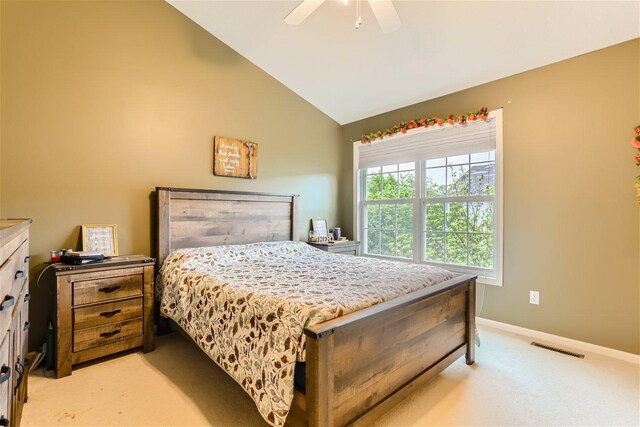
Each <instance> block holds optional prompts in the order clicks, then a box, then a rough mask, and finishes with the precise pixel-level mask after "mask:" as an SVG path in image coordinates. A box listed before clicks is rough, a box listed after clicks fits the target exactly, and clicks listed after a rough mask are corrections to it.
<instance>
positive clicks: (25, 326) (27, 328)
mask: <svg viewBox="0 0 640 427" xmlns="http://www.w3.org/2000/svg"><path fill="white" fill-rule="evenodd" d="M30 327H31V322H24V328H22V330H23V331H28V330H29V328H30Z"/></svg>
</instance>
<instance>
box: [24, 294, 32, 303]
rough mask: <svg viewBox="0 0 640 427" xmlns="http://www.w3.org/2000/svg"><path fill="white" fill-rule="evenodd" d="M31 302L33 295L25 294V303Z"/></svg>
mask: <svg viewBox="0 0 640 427" xmlns="http://www.w3.org/2000/svg"><path fill="white" fill-rule="evenodd" d="M29 301H31V294H25V295H24V302H29Z"/></svg>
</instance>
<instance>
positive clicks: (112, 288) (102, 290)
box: [98, 285, 120, 294]
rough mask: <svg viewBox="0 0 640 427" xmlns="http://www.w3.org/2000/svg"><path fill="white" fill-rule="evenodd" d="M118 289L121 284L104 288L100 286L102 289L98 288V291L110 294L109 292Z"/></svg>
mask: <svg viewBox="0 0 640 427" xmlns="http://www.w3.org/2000/svg"><path fill="white" fill-rule="evenodd" d="M118 289H120V286H119V285H114V286H107V287H104V288H100V289H98V291H100V292H104V293H106V294H108V293H111V292H114V291H117V290H118Z"/></svg>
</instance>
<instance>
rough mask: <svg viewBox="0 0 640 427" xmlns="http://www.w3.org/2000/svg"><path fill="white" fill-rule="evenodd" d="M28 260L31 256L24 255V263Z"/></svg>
mask: <svg viewBox="0 0 640 427" xmlns="http://www.w3.org/2000/svg"><path fill="white" fill-rule="evenodd" d="M29 261H31V257H30V256H26V257H24V262H25V264H26V263H28V262H29Z"/></svg>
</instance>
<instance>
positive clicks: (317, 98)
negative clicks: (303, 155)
mask: <svg viewBox="0 0 640 427" xmlns="http://www.w3.org/2000/svg"><path fill="white" fill-rule="evenodd" d="M167 1H168V2H169V3H170V4H172V5H173V6H174V7H175V8H176V9H178V10H179V11H181V12H182V13H184V14H185V15H186V16H188V17H189V18H191V19H192V20H193V21H195V22H196V23H197V24H199V25H200V26H202V27H203V28H204V29H206V30H207V31H209V32H210V33H211V34H213V35H214V36H215V37H217V38H218V39H220V40H221V41H222V42H224V43H226V44H227V45H229V46H230V47H231V48H232V49H234V50H235V51H237V52H238V53H240V54H241V55H242V56H244V57H245V58H247V59H248V60H250V61H251V62H253V63H254V64H256V65H257V66H258V67H260V68H261V69H263V70H264V71H266V72H267V73H269V74H270V75H271V76H273V77H274V78H276V79H277V80H279V81H280V82H281V83H283V84H284V85H285V86H287V87H289V88H290V89H291V90H293V91H294V92H296V93H297V94H299V95H300V96H301V97H303V98H304V99H306V100H307V101H308V102H310V103H311V104H313V105H314V106H315V107H317V108H318V109H319V110H321V111H323V112H324V113H325V114H327V115H328V116H329V117H331V118H333V119H334V120H335V121H337V122H338V123H340V124H346V123H349V122H352V121H355V120H359V119H362V118H365V117H370V116H372V115H376V114H379V113H383V112H386V111H390V110H393V109H396V108H400V107H404V106H407V105H411V104H414V103H417V102H421V101H425V100H428V99H432V98H435V97H438V96H442V95H446V94H449V93H452V92H456V91H459V90H462V89H465V88H469V87H473V86H477V85H479V84H483V83H486V82H489V81H493V80H497V79H500V78H502V77H506V76H510V75H513V74H517V73H520V72H523V71H527V70H530V69H533V68H537V67H541V66H543V65H547V64H551V63H554V62H558V61H561V60H563V59H567V58H570V57H573V56H577V55H581V54H584V53H587V52H591V51H594V50H597V49H601V48H604V47H607V46H611V45H614V44H617V43H621V42H624V41H627V40H631V39H634V38H637V37H640V1H638V0H633V1H615V0H609V1H480V0H476V1H403V0H395V1H394V2H393V3H394V5H395V8H396V10H397V12H398V15H399V17H400V20H401V21H402V26H401V27H400V29H399V30H397V31H395V32H393V33H390V34H384V33H383V32H382V31H381V30H380V27H379V26H378V24H377V22H376V19H375V17H374V15H373V13H372V11H371V8H370V7H369V5H368V4H367V2H366V1H363V2H362V20H363V25H362V27H361V28H360V29H358V30H356V29H355V28H354V21H355V7H356V3H357V1H356V0H351V1H349V2H348V4H346V5H345V4H344V1H331V0H329V1H325V2H324V3H323V4H322V5H320V7H318V9H317V10H315V12H313V13H312V14H311V16H309V17H308V18H307V19H306V20H305V21H304V22H303V23H302V24H300V25H298V26H290V25H287V24H286V23H285V22H284V18H285V17H286V16H287V15H288V14H289V12H291V11H292V10H293V9H294V8H295V7H296V6H297V5H298V4H299V3H300V1H269V0H265V1H219V0H216V1H197V0H167Z"/></svg>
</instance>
